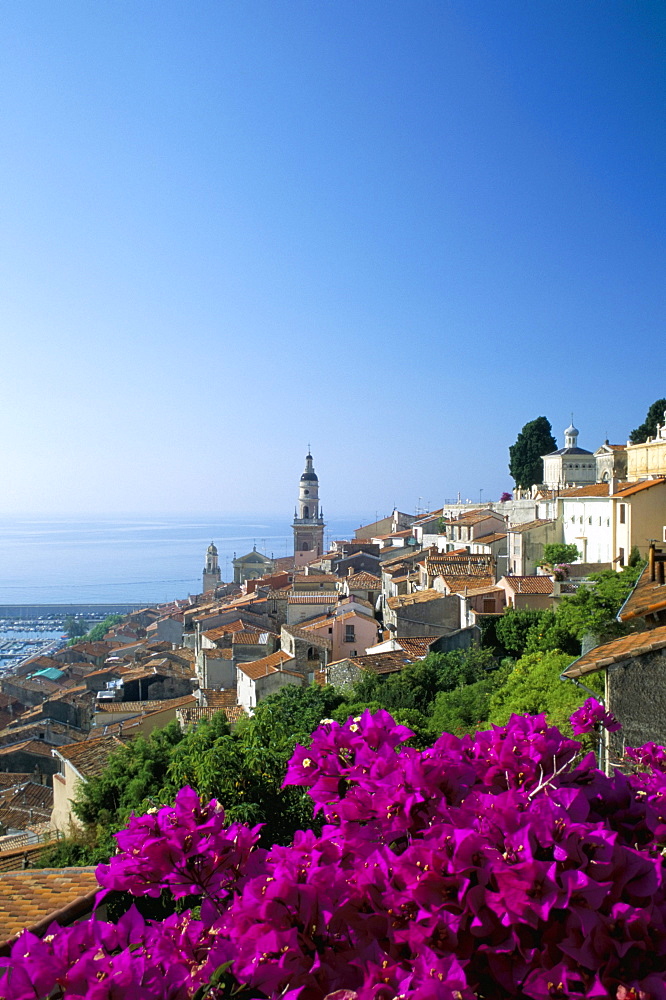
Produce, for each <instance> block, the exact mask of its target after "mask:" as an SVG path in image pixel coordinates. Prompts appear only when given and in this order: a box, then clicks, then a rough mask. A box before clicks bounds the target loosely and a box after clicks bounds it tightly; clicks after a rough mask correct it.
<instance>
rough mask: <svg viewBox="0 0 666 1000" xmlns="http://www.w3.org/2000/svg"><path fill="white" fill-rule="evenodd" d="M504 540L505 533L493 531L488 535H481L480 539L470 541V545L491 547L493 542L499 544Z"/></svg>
mask: <svg viewBox="0 0 666 1000" xmlns="http://www.w3.org/2000/svg"><path fill="white" fill-rule="evenodd" d="M503 538H506V531H493V532H492V533H491V534H490V535H481V537H480V538H473V539H471V542H470V544H471V545H492V544H493V542H501V541H502V539H503Z"/></svg>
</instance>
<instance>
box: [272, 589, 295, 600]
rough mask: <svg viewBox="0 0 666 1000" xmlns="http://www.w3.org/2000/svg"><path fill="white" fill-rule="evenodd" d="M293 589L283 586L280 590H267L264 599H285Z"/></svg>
mask: <svg viewBox="0 0 666 1000" xmlns="http://www.w3.org/2000/svg"><path fill="white" fill-rule="evenodd" d="M292 594H293V590H292V588H291V587H283V588H282V589H281V590H269V591H268V593H267V594H266V600H268V601H286V600H287V598H288V597H291V595H292Z"/></svg>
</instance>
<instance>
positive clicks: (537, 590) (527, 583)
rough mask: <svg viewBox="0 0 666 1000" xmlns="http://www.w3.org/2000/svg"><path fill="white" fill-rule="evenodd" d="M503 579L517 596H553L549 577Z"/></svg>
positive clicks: (551, 582)
mask: <svg viewBox="0 0 666 1000" xmlns="http://www.w3.org/2000/svg"><path fill="white" fill-rule="evenodd" d="M503 579H504V580H505V581H506V583H508V585H509V587H511V589H512V590H513V591H514V593H516V594H552V593H553V581H552V580H551V578H550V577H549V576H505V577H503Z"/></svg>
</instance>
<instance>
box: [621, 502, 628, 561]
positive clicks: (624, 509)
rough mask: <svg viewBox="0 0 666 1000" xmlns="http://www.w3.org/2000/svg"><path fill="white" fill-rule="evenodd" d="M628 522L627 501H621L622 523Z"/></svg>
mask: <svg viewBox="0 0 666 1000" xmlns="http://www.w3.org/2000/svg"><path fill="white" fill-rule="evenodd" d="M626 523H627V505H626V503H621V504H620V524H626ZM620 551H622V550H620ZM622 565H623V566H624V563H622Z"/></svg>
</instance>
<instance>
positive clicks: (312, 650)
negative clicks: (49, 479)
mask: <svg viewBox="0 0 666 1000" xmlns="http://www.w3.org/2000/svg"><path fill="white" fill-rule="evenodd" d="M318 659H319V650H318V649H317V647H316V646H308V660H318Z"/></svg>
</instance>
